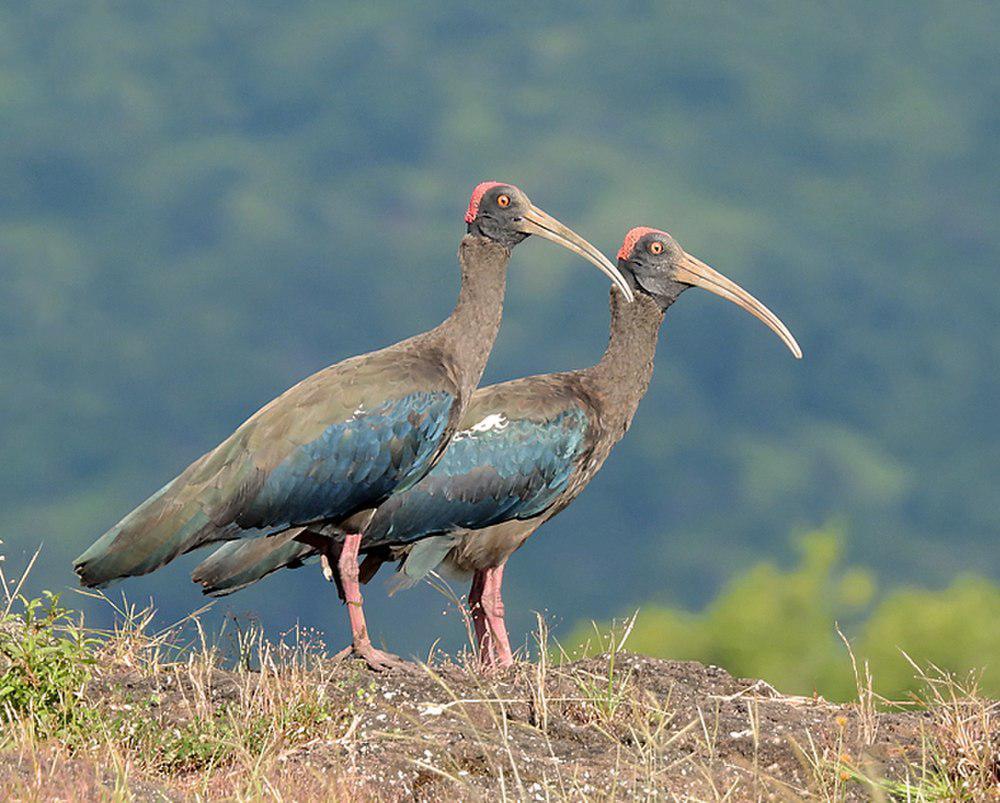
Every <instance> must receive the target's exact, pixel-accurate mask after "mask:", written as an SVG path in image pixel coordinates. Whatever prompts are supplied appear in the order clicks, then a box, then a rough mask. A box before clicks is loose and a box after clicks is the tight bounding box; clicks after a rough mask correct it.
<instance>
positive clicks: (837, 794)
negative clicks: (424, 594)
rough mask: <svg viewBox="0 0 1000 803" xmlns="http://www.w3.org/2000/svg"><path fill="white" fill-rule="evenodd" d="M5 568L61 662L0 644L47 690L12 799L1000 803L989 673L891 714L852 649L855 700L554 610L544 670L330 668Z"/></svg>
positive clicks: (434, 659)
mask: <svg viewBox="0 0 1000 803" xmlns="http://www.w3.org/2000/svg"><path fill="white" fill-rule="evenodd" d="M2 569H3V566H2V564H0V593H3V594H4V597H3V599H2V600H0V603H2V604H0V610H5V611H6V614H5V616H4V617H2V619H0V647H3V645H7V647H11V645H15V644H16V645H23V644H35V643H37V644H38V645H40V647H39V649H41V648H44V649H46V650H54V652H46V653H44V654H42V655H41V656H39V655H34V654H33V653H31V652H30V650H28V651H27V652H25V651H24V650H22V651H21V652H20V653H17V652H16V651H15V653H16V655H18V656H20V657H18V658H17V661H22V663H23V666H21V664H17V661H14V662H12V661H10V660H8V661H7V664H6V665H5V664H4V663H3V660H4V659H3V657H2V656H3V655H5V654H7V653H9V652H10V650H8V651H7V652H6V653H5V651H4V650H3V649H0V689H2V688H3V687H4V684H5V683H7V684H8V685H10V683H14V684H15V685H17V684H21V685H20V686H18V688H19V689H21V690H22V691H24V690H27V696H25V695H22V696H21V697H17V698H16V700H18V701H21V702H18V703H17V704H15V703H14V702H12V699H15V698H10V697H8V698H4V697H3V696H2V692H0V714H2V716H3V721H4V726H3V730H2V732H0V783H2V788H3V789H4V790H5V793H6V797H7V798H8V799H14V800H49V799H55V798H58V799H62V800H93V799H112V800H133V799H144V800H145V799H153V800H155V799H171V800H173V799H181V800H187V799H190V800H236V801H241V800H261V799H266V800H319V799H330V800H338V799H352V800H356V799H377V800H403V799H407V800H409V799H419V800H436V799H442V798H446V799H463V800H464V799H501V800H508V799H510V800H610V799H630V800H632V799H635V800H685V801H686V800H692V801H697V800H707V801H743V800H830V801H841V800H843V801H848V800H901V801H902V800H906V801H925V800H927V801H929V800H990V799H998V798H1000V722H998V716H1000V710H998V705H1000V704H998V703H997V702H996V701H991V700H986V699H983V698H982V697H981V696H980V695H979V694H978V692H977V687H976V683H975V680H976V678H970V679H967V680H963V681H961V682H960V681H959V680H957V679H956V678H954V677H952V676H950V675H948V674H947V673H944V672H941V671H940V670H937V669H936V668H934V667H929V668H923V669H921V668H920V667H918V666H917V665H916V664H914V668H915V670H916V671H918V673H919V675H920V677H921V679H922V681H923V685H924V690H925V691H924V694H923V696H922V697H921V698H920V699H917V700H913V701H909V702H908V703H907V705H906V706H902V707H901V706H898V705H897V706H891V705H888V704H887V703H886V702H885V701H882V700H880V699H879V698H878V697H877V695H875V694H874V692H873V691H872V678H871V674H870V672H868V669H867V666H865V665H864V664H863V663H862V664H860V665H859V663H858V661H857V660H856V659H855V657H854V655H853V652H852V651H851V649H850V644H849V643H848V644H847V646H848V655H849V659H850V660H851V662H852V666H853V667H854V669H855V677H856V680H857V683H858V698H857V700H856V701H855V702H853V703H851V704H848V705H844V706H835V705H832V704H830V703H827V702H825V701H824V700H822V699H821V698H799V697H788V696H785V695H781V694H780V693H778V692H776V691H775V690H774V689H772V688H771V687H770V686H769V685H768V684H766V683H764V682H763V681H743V680H739V679H735V678H732V677H731V676H730V675H728V674H727V673H726V672H724V671H723V670H721V669H718V668H715V667H706V666H703V665H700V664H696V663H683V662H669V661H658V660H654V659H648V658H644V657H642V656H636V655H631V654H629V653H627V652H625V646H626V642H627V639H628V635H629V633H630V631H631V628H632V625H633V624H634V617H633V618H632V619H631V620H629V621H626V622H624V623H622V624H621V625H620V626H618V627H617V628H615V629H614V630H613V631H612V632H611V633H595V644H596V645H597V648H598V649H600V650H603V652H602V654H601V655H599V656H597V657H595V658H589V659H586V660H571V657H570V656H567V655H566V654H565V652H564V651H563V650H562V649H561V648H560V647H559V646H558V645H557V644H553V642H552V641H551V639H550V638H549V635H548V633H547V630H546V626H545V622H544V620H542V619H541V618H539V624H538V630H537V633H536V634H535V643H534V646H533V648H532V650H531V652H533V653H535V657H534V658H533V660H527V657H526V656H525V657H524V659H523V660H521V661H519V662H518V664H517V665H516V666H515V668H514V669H513V670H511V671H510V672H507V673H503V674H500V675H497V676H484V675H483V674H482V673H481V672H480V671H479V670H478V667H477V664H476V656H475V654H474V649H473V648H472V647H471V646H470V648H469V649H467V650H465V651H463V652H462V653H461V654H460V655H459V656H457V657H456V659H455V660H454V661H453V660H450V659H448V658H445V657H442V656H439V655H437V654H436V651H435V650H433V649H432V650H431V652H430V654H429V656H428V660H427V662H426V663H421V664H413V665H412V666H411V667H410V669H409V670H408V671H405V672H398V671H397V672H393V673H390V674H388V675H380V676H374V675H371V674H369V673H367V672H366V671H365V670H363V669H361V668H359V667H358V666H356V665H354V664H350V663H348V664H344V663H334V662H331V661H330V660H328V658H327V657H326V654H327V653H326V649H325V645H324V644H323V643H322V641H321V640H320V639H319V638H318V637H317V635H316V634H314V633H305V632H302V631H292V632H290V633H288V634H285V635H284V637H282V638H280V639H279V640H278V641H277V642H272V641H270V640H269V639H267V638H265V635H264V634H263V633H262V632H261V630H260V629H259V628H258V627H255V626H252V625H251V626H248V627H243V628H236V627H235V626H233V629H232V630H231V631H230V632H229V633H225V634H223V636H222V639H221V640H220V639H219V638H216V640H215V641H212V640H211V639H209V637H208V636H207V634H206V633H205V632H204V631H203V629H202V628H201V625H200V622H199V619H198V614H197V612H196V613H195V614H193V615H192V616H190V617H187V618H186V619H185V620H183V621H181V622H178V623H176V624H174V625H172V626H171V627H169V628H165V629H162V630H154V629H153V622H154V616H153V611H152V610H151V609H150V608H137V607H134V606H131V605H129V604H128V603H127V602H126V601H124V600H122V601H121V602H112V601H111V600H109V601H108V604H113V605H114V606H115V610H116V613H117V616H116V622H117V623H116V625H115V627H114V628H113V629H112V630H111V631H109V632H100V633H98V632H94V631H91V630H87V629H85V628H83V626H82V623H81V622H78V621H74V620H72V619H71V617H69V616H68V615H64V614H62V613H59V609H58V603H57V602H53V601H52V600H50V601H49V602H48V603H46V604H47V605H48V607H47V608H46V606H45V604H42V605H35V608H34V610H35V615H34V618H33V619H32V618H31V617H28V618H25V611H26V610H27V608H26V605H27V606H29V607H30V605H31V603H28V601H26V600H23V599H20V598H19V596H18V595H19V593H20V588H22V587H23V579H24V576H23V575H21V576H20V577H19V578H18V579H17V580H16V581H12V580H9V579H8V578H7V577H6V576H4V575H3V572H2ZM445 593H450V592H447V591H446V592H445ZM451 599H452V602H453V603H454V604H455V605H456V606H458V607H459V609H461V600H460V599H458V598H457V597H455V596H454V595H452V597H451ZM45 611H48V612H49V613H46V614H45V615H42V614H43V613H45ZM52 611H55V613H52ZM32 633H34V634H35V636H36V638H34V640H32V639H30V638H27V635H30V634H32ZM4 634H5V635H4ZM3 639H6V641H4V640H3ZM227 639H228V640H229V642H230V643H231V644H233V645H234V647H233V649H231V650H229V651H228V652H229V654H228V656H227V657H224V655H223V651H222V650H220V649H219V648H218V646H217V644H218V643H221V641H224V640H227ZM845 642H846V640H845ZM470 643H471V642H470ZM32 649H34V648H32ZM525 652H526V651H525ZM50 655H55V656H56V657H57V658H58V660H55V661H53V660H50V658H49V657H48V656H50ZM25 656H27V657H26V658H25ZM39 657H41V658H43V659H44V660H41V661H39V662H37V663H32V661H33V660H34V659H35V658H39ZM54 665H59V666H65V668H64V670H61V671H59V672H50V673H48V674H42V673H39V672H38V671H36V670H32V669H31V667H37V666H46V667H51V666H54ZM19 667H20V668H19ZM25 667H27V668H28V670H30V671H25ZM77 670H79V671H78V672H77ZM24 700H29V701H31V703H30V704H28V705H26V704H24V702H23V701H24Z"/></svg>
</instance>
